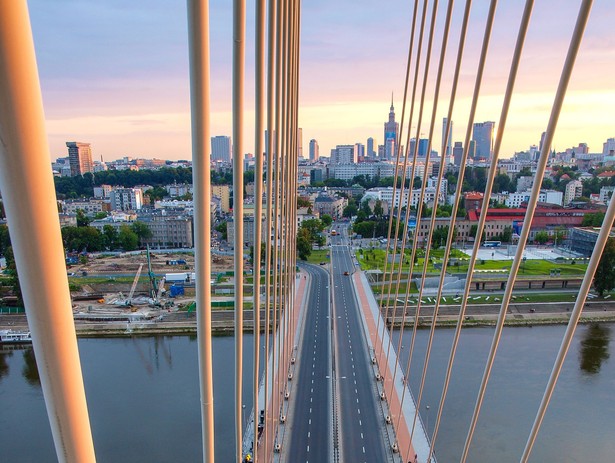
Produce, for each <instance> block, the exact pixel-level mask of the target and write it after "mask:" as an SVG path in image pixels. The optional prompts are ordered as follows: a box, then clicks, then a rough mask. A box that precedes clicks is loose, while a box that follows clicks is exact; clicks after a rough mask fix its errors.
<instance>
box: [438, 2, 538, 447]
mask: <svg viewBox="0 0 615 463" xmlns="http://www.w3.org/2000/svg"><path fill="white" fill-rule="evenodd" d="M533 5H534V1H533V0H527V1H526V4H525V8H524V11H523V15H522V18H521V23H520V26H519V32H518V36H517V41H516V44H515V50H514V53H513V58H512V62H511V69H510V72H509V77H508V83H507V86H506V91H505V94H504V102H503V104H502V111H501V115H500V119H499V126H498V131H497V135H496V140H495V145H494V152H493V157H492V159H491V167H490V170H489V176H488V179H487V182H486V185H485V192H484V198H489V197H490V196H491V188H492V185H493V179H494V177H495V172H496V167H497V161H498V159H499V154H500V148H501V144H502V139H503V135H504V130H505V127H506V121H507V119H508V112H509V108H510V102H511V99H512V95H513V91H514V85H515V81H516V77H517V72H518V69H519V63H520V61H521V54H522V51H523V45H524V43H525V37H526V35H527V30H528V27H529V22H530V18H531V14H532V10H533ZM487 210H488V208H487V207H483V210H482V211H481V219H480V220H479V224H478V231H477V233H476V235H477V236H482V230H483V228H484V222H485V219H486V214H487ZM453 230H454V227H453V226H451V227H449V235H448V237H447V248H446V252H445V255H444V262H443V267H442V269H443V270H442V272H443V274H444V272H445V270H446V266H447V262H448V256H449V254H450V249H451V244H452V238H453V233H454V231H453ZM475 255H476V254H474V256H475ZM442 283H443V278H441V280H440V286H439V287H438V295H437V297H436V307H435V308H434V319H433V323H434V324H435V320H436V316H437V308H438V307H439V304H440V297H441V296H442ZM469 284H470V280H468V286H469ZM466 306H467V300H464V302H462V304H461V310H460V315H459V319H458V325H457V327H456V332H455V337H454V341H453V346H452V348H451V357H450V359H449V365H448V368H447V373H446V379H445V385H444V390H443V396H442V398H441V401H440V404H439V408H438V415H437V419H436V423H435V426H436V427H434V435H433V438H432V442H431V444H430V450H429V452H430V453H429V455H430V456H431V454H432V453H433V451H434V445H435V438H436V436H437V430H438V427H439V424H440V419H441V412H442V407H443V405H444V401H445V399H446V391H447V389H448V383H449V380H450V374H451V370H452V365H453V362H454V356H455V352H456V348H457V344H458V341H459V334H460V330H461V327H462V324H463V318H464V315H465V307H466ZM430 347H431V337H430Z"/></svg>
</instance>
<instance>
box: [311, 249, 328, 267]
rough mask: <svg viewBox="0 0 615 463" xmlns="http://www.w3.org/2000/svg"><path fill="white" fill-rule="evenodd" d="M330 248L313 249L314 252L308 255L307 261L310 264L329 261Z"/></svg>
mask: <svg viewBox="0 0 615 463" xmlns="http://www.w3.org/2000/svg"><path fill="white" fill-rule="evenodd" d="M329 261H330V259H329V250H328V249H317V250H312V253H311V254H310V256H309V257H308V260H307V262H309V263H310V264H320V263H321V262H327V263H329Z"/></svg>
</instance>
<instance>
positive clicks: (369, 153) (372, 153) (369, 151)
mask: <svg viewBox="0 0 615 463" xmlns="http://www.w3.org/2000/svg"><path fill="white" fill-rule="evenodd" d="M374 146H376V140H374V139H373V138H372V137H369V138H368V139H367V157H369V158H371V159H375V158H376V154H377V153H376V150H374Z"/></svg>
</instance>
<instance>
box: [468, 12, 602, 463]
mask: <svg viewBox="0 0 615 463" xmlns="http://www.w3.org/2000/svg"><path fill="white" fill-rule="evenodd" d="M591 6H592V0H584V1H583V3H582V4H581V8H580V11H579V14H578V17H577V23H576V25H575V29H574V32H573V35H572V39H571V42H570V45H569V48H568V54H567V56H566V61H565V63H564V68H563V70H562V73H561V77H560V82H559V84H558V88H557V92H556V95H555V99H554V102H553V106H552V108H551V116H550V117H549V123H548V125H547V130H546V135H545V140H544V144H543V147H542V150H541V153H540V158H539V160H538V167H537V170H536V176H535V179H534V185H533V187H532V193H531V196H530V200H529V202H528V206H527V213H526V216H525V219H524V222H523V228H522V229H521V237H520V238H519V244H518V246H517V252H516V254H515V258H514V260H513V263H512V265H511V269H510V274H509V277H508V281H507V283H506V289H505V292H504V297H503V298H502V305H501V307H500V312H499V315H498V321H497V324H496V329H495V332H494V335H493V340H492V344H491V348H490V351H489V357H488V359H487V363H486V366H485V371H484V373H483V378H482V380H481V385H480V389H479V394H478V397H477V400H476V405H475V407H474V412H473V414H472V421H471V423H470V427H469V430H468V435H467V437H466V441H465V444H464V449H463V453H462V456H461V460H460V461H461V462H462V463H463V462H465V461H466V459H467V456H468V452H469V447H470V444H471V442H472V438H473V435H474V430H475V429H476V423H477V421H478V416H479V414H480V409H481V405H482V402H483V399H484V395H485V390H486V387H487V383H488V381H489V377H490V374H491V369H492V367H493V363H494V361H495V355H496V353H497V348H498V345H499V341H500V337H501V334H502V328H503V326H504V321H505V318H506V312H507V309H508V304H509V302H510V298H511V295H512V290H513V287H514V282H515V280H516V277H517V273H518V271H519V266H520V264H521V260H522V257H523V252H524V251H525V244H526V242H527V240H528V237H529V233H530V228H531V225H532V220H533V218H534V212H535V210H536V205H537V203H538V196H539V193H540V189H541V186H542V179H543V177H544V172H545V168H546V165H547V160H548V157H549V151H550V147H551V144H552V142H553V136H554V133H555V130H556V128H557V122H558V119H559V115H560V113H561V109H562V105H563V102H564V97H565V96H566V91H567V88H568V83H569V82H570V77H571V75H572V70H573V68H574V63H575V59H576V56H577V53H578V50H579V46H580V43H581V39H582V37H583V33H584V31H585V26H586V24H587V19H588V18H589V13H590V11H591ZM545 405H546V404H545ZM537 431H538V425H537V424H536V423H535V426H534V428H533V431H532V434H531V435H530V439H532V436H534V437H535V433H536V432H537ZM526 454H528V455H529V448H526V451H525V452H524V455H526Z"/></svg>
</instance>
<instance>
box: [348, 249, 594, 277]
mask: <svg viewBox="0 0 615 463" xmlns="http://www.w3.org/2000/svg"><path fill="white" fill-rule="evenodd" d="M453 251H454V254H455V255H454V256H451V261H450V262H449V264H448V266H447V272H448V273H467V272H468V261H467V260H465V259H469V258H468V257H467V255H466V254H464V253H462V252H461V251H458V250H457V249H453ZM389 254H390V255H392V253H389ZM451 254H453V253H451ZM397 255H399V254H397ZM410 255H411V251H410V250H408V249H406V250H405V252H404V256H405V258H404V263H403V265H402V271H403V272H407V271H408V269H409V265H408V263H409V262H408V261H409V260H410ZM417 255H418V256H419V257H418V259H417V262H416V264H415V265H414V269H413V274H417V273H422V271H423V265H424V261H425V260H424V258H423V257H421V256H423V255H424V252H423V250H419V252H417ZM443 256H444V250H443V249H436V250H434V251H432V252H430V263H429V264H428V266H427V273H435V274H439V273H440V268H441V267H440V265H441V264H442V258H443ZM357 258H358V259H359V263H360V264H361V268H362V269H363V270H375V269H379V270H384V258H385V251H384V250H382V249H370V250H363V252H361V251H359V252H357ZM456 258H463V259H464V260H461V261H457V260H456ZM568 262H569V261H566V263H564V262H558V263H553V262H550V261H546V260H538V259H531V260H526V261H524V262H522V263H521V267H520V268H519V276H523V275H550V274H551V270H559V272H560V276H566V275H583V274H584V273H585V271H586V270H587V264H578V263H574V264H571V263H568ZM434 264H436V265H437V266H438V267H435V266H434ZM510 266H511V261H509V260H480V259H478V260H477V261H476V264H475V266H474V270H475V272H476V271H479V270H492V271H502V270H510ZM398 268H399V264H396V265H395V266H394V271H397V269H398ZM390 270H391V264H390V263H389V264H387V273H388V272H390ZM477 273H480V272H477ZM498 273H505V272H498Z"/></svg>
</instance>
